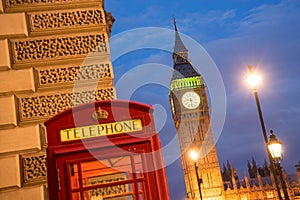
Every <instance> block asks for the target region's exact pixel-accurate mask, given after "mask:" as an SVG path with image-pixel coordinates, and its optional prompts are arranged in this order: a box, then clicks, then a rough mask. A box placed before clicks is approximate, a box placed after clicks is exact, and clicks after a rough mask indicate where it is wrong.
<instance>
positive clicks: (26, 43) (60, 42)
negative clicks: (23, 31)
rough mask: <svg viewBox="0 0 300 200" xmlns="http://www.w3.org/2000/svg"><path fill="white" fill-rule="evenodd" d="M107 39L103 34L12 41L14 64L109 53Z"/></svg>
mask: <svg viewBox="0 0 300 200" xmlns="http://www.w3.org/2000/svg"><path fill="white" fill-rule="evenodd" d="M106 39H107V38H106V34H104V33H102V34H89V35H73V36H64V37H60V38H47V39H45V38H40V39H34V40H32V39H31V40H21V41H12V43H13V44H12V46H13V51H14V63H22V62H35V61H44V60H51V59H52V60H57V59H62V58H68V57H69V58H76V57H78V56H85V55H87V54H88V53H90V52H97V53H107V52H108V47H107V41H106Z"/></svg>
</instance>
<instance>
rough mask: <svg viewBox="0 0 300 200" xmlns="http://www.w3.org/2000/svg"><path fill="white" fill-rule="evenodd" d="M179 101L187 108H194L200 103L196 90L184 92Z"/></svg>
mask: <svg viewBox="0 0 300 200" xmlns="http://www.w3.org/2000/svg"><path fill="white" fill-rule="evenodd" d="M181 102H182V104H183V106H184V107H186V108H187V109H195V108H197V107H198V106H199V105H200V97H199V95H198V94H197V93H196V92H186V93H184V94H183V95H182V98H181Z"/></svg>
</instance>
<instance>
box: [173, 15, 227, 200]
mask: <svg viewBox="0 0 300 200" xmlns="http://www.w3.org/2000/svg"><path fill="white" fill-rule="evenodd" d="M174 26H175V47H174V52H173V62H174V72H173V76H172V80H171V85H170V95H169V97H170V104H171V109H172V114H173V120H174V123H175V128H176V131H177V136H178V142H179V147H180V151H181V160H182V168H183V172H184V178H185V184H186V190H187V197H188V198H190V199H200V192H199V189H198V188H199V187H198V182H197V174H196V170H198V175H199V183H200V187H201V193H202V197H203V199H204V200H205V199H206V200H219V199H220V200H221V199H223V182H222V177H221V171H220V165H219V161H218V156H217V152H216V147H215V143H214V138H213V134H212V129H211V123H210V111H209V102H208V98H207V93H206V86H205V83H204V81H203V79H202V77H201V75H200V73H199V72H197V71H196V70H195V69H194V67H193V66H192V64H191V61H190V58H189V53H188V49H187V48H186V47H185V45H184V44H183V42H182V40H181V38H180V36H179V33H178V30H177V26H176V21H175V20H174ZM191 151H196V152H197V153H198V159H197V161H195V162H194V161H193V160H192V159H191V157H190V152H191Z"/></svg>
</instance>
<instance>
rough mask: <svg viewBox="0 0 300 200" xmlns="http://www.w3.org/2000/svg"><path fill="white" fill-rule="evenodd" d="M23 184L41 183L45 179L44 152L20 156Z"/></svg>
mask: <svg viewBox="0 0 300 200" xmlns="http://www.w3.org/2000/svg"><path fill="white" fill-rule="evenodd" d="M21 165H22V166H21V168H22V174H23V177H22V180H23V184H34V183H42V182H45V181H47V166H46V154H45V153H39V154H34V155H32V154H31V155H22V156H21Z"/></svg>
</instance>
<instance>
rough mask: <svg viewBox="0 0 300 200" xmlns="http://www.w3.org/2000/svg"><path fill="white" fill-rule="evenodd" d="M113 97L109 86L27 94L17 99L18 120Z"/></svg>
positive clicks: (22, 120)
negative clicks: (36, 94)
mask: <svg viewBox="0 0 300 200" xmlns="http://www.w3.org/2000/svg"><path fill="white" fill-rule="evenodd" d="M114 98H115V90H114V88H113V87H111V88H103V89H98V90H96V91H82V92H76V93H74V94H73V93H72V92H70V93H63V94H49V95H41V96H28V97H23V98H19V99H18V103H19V108H20V121H21V122H24V121H34V120H42V119H45V118H49V117H51V116H53V115H56V114H58V113H60V112H62V111H64V110H66V109H68V108H71V107H72V105H74V106H76V105H79V104H83V103H88V102H92V101H98V100H110V99H114Z"/></svg>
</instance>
